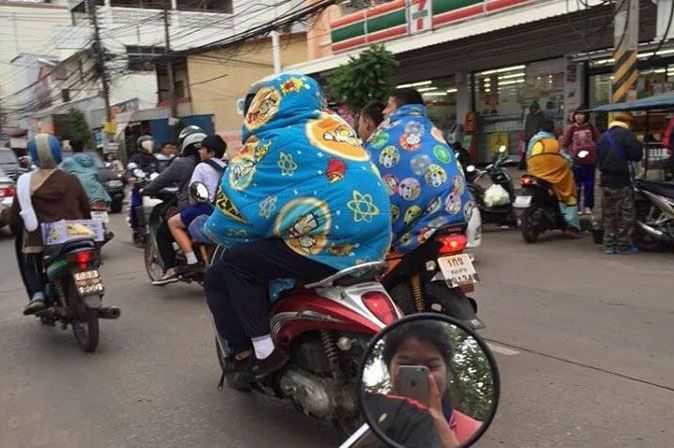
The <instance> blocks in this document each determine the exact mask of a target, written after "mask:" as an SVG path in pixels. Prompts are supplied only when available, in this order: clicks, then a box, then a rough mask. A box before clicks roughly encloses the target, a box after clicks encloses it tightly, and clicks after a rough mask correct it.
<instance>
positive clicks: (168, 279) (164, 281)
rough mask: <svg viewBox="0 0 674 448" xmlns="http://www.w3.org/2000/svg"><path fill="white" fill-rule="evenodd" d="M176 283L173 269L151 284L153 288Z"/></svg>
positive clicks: (175, 274) (176, 277) (176, 278)
mask: <svg viewBox="0 0 674 448" xmlns="http://www.w3.org/2000/svg"><path fill="white" fill-rule="evenodd" d="M177 281H178V274H177V273H176V270H175V269H174V268H169V269H167V270H166V272H165V273H164V275H163V276H162V277H161V278H160V279H159V280H155V281H153V282H152V284H153V285H155V286H164V285H168V284H169V283H175V282H177Z"/></svg>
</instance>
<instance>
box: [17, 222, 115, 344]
mask: <svg viewBox="0 0 674 448" xmlns="http://www.w3.org/2000/svg"><path fill="white" fill-rule="evenodd" d="M89 223H90V226H91V227H92V228H94V229H95V228H96V226H97V222H96V221H93V220H91V221H89ZM53 225H58V226H65V227H63V228H62V229H61V230H59V229H54V228H53V227H52V228H51V229H52V230H51V231H49V230H48V231H45V234H46V235H63V234H67V235H69V234H70V233H71V232H72V233H75V234H76V235H75V236H72V237H69V238H67V239H65V240H64V241H61V240H57V241H50V240H49V239H50V238H51V236H48V237H47V238H46V242H45V250H44V253H43V258H42V262H41V266H40V268H41V271H42V272H43V273H44V277H45V279H44V280H45V285H47V286H46V288H45V295H46V303H47V305H48V307H47V308H46V309H44V310H42V311H39V312H37V313H36V314H35V315H36V317H37V318H38V319H39V320H40V322H41V323H42V324H43V325H47V326H52V327H53V326H56V324H57V323H60V324H61V327H62V328H63V329H64V330H65V329H66V328H67V326H68V325H70V326H71V327H72V330H73V335H74V336H75V339H76V340H77V343H78V345H79V347H80V348H81V349H82V350H83V351H85V352H88V353H91V352H94V351H96V348H97V347H98V340H99V331H100V329H99V322H98V321H99V319H117V318H119V316H120V314H121V311H120V309H119V308H117V307H114V306H110V307H104V306H103V293H104V292H105V287H104V285H103V278H102V277H101V274H100V272H99V270H98V268H99V267H100V264H101V262H100V256H99V251H98V249H97V247H96V243H97V242H100V241H102V239H103V232H102V231H100V232H99V231H95V232H94V233H95V234H96V236H95V237H88V236H87V237H82V236H77V234H78V232H79V230H77V226H82V225H86V223H84V222H82V221H77V223H76V224H69V223H68V222H65V221H61V222H59V223H55V224H52V226H53ZM86 233H89V232H86ZM21 240H22V238H21V237H20V236H19V237H17V238H16V240H15V241H16V246H15V250H16V254H17V257H23V254H22V251H21V248H22V241H21ZM19 260H20V265H24V264H25V263H26V262H27V260H25V259H24V258H19ZM21 275H22V276H24V273H23V270H22V271H21ZM24 283H25V278H24Z"/></svg>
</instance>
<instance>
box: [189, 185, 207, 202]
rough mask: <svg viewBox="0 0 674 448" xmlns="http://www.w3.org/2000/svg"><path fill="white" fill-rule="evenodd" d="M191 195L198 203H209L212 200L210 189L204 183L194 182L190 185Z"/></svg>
mask: <svg viewBox="0 0 674 448" xmlns="http://www.w3.org/2000/svg"><path fill="white" fill-rule="evenodd" d="M190 195H191V196H192V199H194V200H195V201H196V202H208V201H209V199H210V197H209V194H208V187H207V186H206V184H204V183H203V182H193V183H192V184H191V185H190Z"/></svg>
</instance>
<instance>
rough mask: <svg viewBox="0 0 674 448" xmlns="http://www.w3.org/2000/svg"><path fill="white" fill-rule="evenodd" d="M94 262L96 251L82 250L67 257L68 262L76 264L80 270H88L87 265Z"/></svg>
mask: <svg viewBox="0 0 674 448" xmlns="http://www.w3.org/2000/svg"><path fill="white" fill-rule="evenodd" d="M95 260H96V251H93V250H83V251H80V252H75V253H74V254H70V255H68V261H69V262H71V263H75V264H77V265H78V266H79V267H80V269H82V270H86V269H88V268H89V265H90V264H92V263H93V262H94V261H95Z"/></svg>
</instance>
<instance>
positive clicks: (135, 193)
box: [127, 162, 161, 247]
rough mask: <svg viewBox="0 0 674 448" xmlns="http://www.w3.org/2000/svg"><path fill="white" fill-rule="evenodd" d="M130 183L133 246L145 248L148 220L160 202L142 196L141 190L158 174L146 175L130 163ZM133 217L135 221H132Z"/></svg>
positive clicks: (130, 221) (128, 177)
mask: <svg viewBox="0 0 674 448" xmlns="http://www.w3.org/2000/svg"><path fill="white" fill-rule="evenodd" d="M127 169H128V174H127V179H128V182H129V183H130V184H131V185H132V187H131V197H130V200H129V218H128V221H129V227H131V236H132V240H133V244H134V245H135V246H136V247H145V236H146V235H147V218H148V215H149V212H150V211H151V210H152V209H153V208H154V207H155V205H157V204H158V203H159V202H161V201H158V200H156V199H152V198H149V197H148V196H143V195H141V190H142V189H143V188H144V187H145V186H146V185H147V184H149V183H150V182H152V180H154V179H155V178H156V177H157V176H158V175H159V174H158V173H146V172H144V171H143V170H141V169H140V168H138V165H136V164H135V163H133V162H132V163H129V165H128V166H127ZM131 216H133V218H134V219H131Z"/></svg>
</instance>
